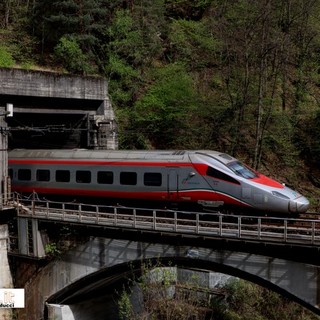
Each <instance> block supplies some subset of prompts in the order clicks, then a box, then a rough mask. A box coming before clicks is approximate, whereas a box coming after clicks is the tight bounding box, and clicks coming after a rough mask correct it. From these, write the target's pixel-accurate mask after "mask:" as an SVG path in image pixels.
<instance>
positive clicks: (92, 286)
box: [19, 237, 320, 320]
mask: <svg viewBox="0 0 320 320" xmlns="http://www.w3.org/2000/svg"><path fill="white" fill-rule="evenodd" d="M147 259H159V260H162V259H163V260H165V261H167V262H169V261H170V262H171V263H172V264H173V265H177V266H181V267H187V268H201V269H203V270H208V271H210V270H212V271H218V272H223V273H227V274H231V275H235V276H241V277H242V278H244V279H249V280H251V281H253V282H256V283H258V284H260V285H264V286H268V287H271V288H273V289H275V290H277V291H280V292H282V293H285V294H287V295H289V296H291V297H294V298H295V299H296V300H298V301H300V302H301V303H302V304H303V305H304V306H307V307H308V308H310V309H311V310H313V311H314V312H316V313H318V314H320V309H319V302H320V294H319V293H320V283H319V281H320V276H319V274H320V273H319V271H320V270H319V267H318V266H314V265H310V264H304V263H299V262H294V261H289V260H285V259H280V258H272V257H268V256H263V255H258V254H251V253H245V252H234V251H228V250H217V249H211V248H202V247H192V246H176V245H172V244H156V243H152V242H148V241H132V240H121V239H112V238H110V239H109V238H101V237H95V238H91V239H90V240H89V241H88V242H86V243H85V244H82V245H79V246H78V247H77V248H75V249H74V250H70V251H69V252H67V253H66V254H65V255H64V256H63V257H61V258H60V259H59V260H56V261H53V262H51V263H50V264H48V265H47V266H46V267H44V268H43V270H42V272H40V273H39V274H38V275H37V276H36V277H35V278H34V279H33V280H32V281H30V282H29V283H28V284H27V285H26V287H25V289H26V309H24V312H26V313H27V314H28V320H33V319H34V320H36V319H42V318H43V317H44V309H45V306H47V314H48V317H47V319H68V320H70V319H76V318H75V317H74V315H75V314H78V313H79V310H77V307H79V308H80V305H77V304H76V303H75V301H77V299H78V298H79V297H80V296H81V295H82V296H83V295H85V296H93V295H92V293H93V292H94V291H95V290H96V289H97V288H98V289H100V290H101V288H108V286H109V285H110V284H111V283H112V281H111V279H115V278H117V277H119V276H121V274H122V275H123V273H124V272H126V271H129V268H130V267H129V263H131V262H133V263H134V262H141V261H144V260H147ZM104 286H105V287H104ZM70 301H73V302H72V305H68V304H69V302H70ZM96 303H98V301H91V304H92V307H91V308H89V311H88V313H87V314H85V312H81V318H77V320H79V319H81V320H84V319H94V318H92V310H94V309H93V308H94V307H93V305H94V304H96ZM104 303H105V302H104ZM71 306H72V307H71ZM87 309H88V308H87ZM32 314H33V315H34V316H33V317H32V316H31V315H32ZM57 317H58V318H57ZM19 319H20V317H19ZM21 319H24V318H23V317H22V318H21Z"/></svg>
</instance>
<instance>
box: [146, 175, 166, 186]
mask: <svg viewBox="0 0 320 320" xmlns="http://www.w3.org/2000/svg"><path fill="white" fill-rule="evenodd" d="M143 182H144V185H145V186H151V187H160V186H161V185H162V174H161V173H158V172H146V173H145V174H144V176H143Z"/></svg>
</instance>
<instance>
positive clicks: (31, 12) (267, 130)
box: [0, 0, 320, 208]
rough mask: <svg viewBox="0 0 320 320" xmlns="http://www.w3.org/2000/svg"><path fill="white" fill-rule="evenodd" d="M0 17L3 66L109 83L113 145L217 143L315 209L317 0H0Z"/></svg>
mask: <svg viewBox="0 0 320 320" xmlns="http://www.w3.org/2000/svg"><path fill="white" fill-rule="evenodd" d="M0 14H1V20H0V21H1V22H2V24H1V33H0V38H1V44H0V66H1V67H19V68H30V69H41V70H52V71H59V72H70V73H77V74H82V75H101V76H104V77H106V78H107V79H108V80H109V93H110V96H111V98H112V104H113V107H114V109H115V111H116V114H117V118H118V126H119V138H120V147H121V148H130V149H132V148H170V149H172V148H178V149H183V148H189V149H217V150H222V151H225V152H228V153H230V154H232V155H234V156H236V157H238V158H240V159H242V160H244V161H246V162H247V163H248V164H250V165H252V166H253V167H254V168H256V169H259V170H261V171H262V172H264V173H266V174H268V175H271V176H273V177H276V178H278V179H280V180H281V181H282V182H285V183H288V184H290V185H292V186H294V187H295V188H296V189H298V190H300V191H302V192H303V193H304V194H306V195H307V196H309V197H310V198H311V201H312V203H313V205H314V207H315V208H316V207H317V205H318V204H317V200H316V199H317V198H319V197H320V196H319V194H320V192H319V191H318V187H319V185H320V173H319V172H320V171H319V172H318V170H319V169H318V167H319V163H320V130H319V125H320V107H319V103H320V88H319V85H320V69H319V67H320V66H319V61H320V1H319V0H259V1H256V0H139V1H138V0H127V1H125V0H121V1H120V0H112V1H111V0H51V1H47V0H33V1H29V0H28V1H20V0H4V1H2V2H1V3H0ZM318 183H319V185H318Z"/></svg>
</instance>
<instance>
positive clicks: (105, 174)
mask: <svg viewBox="0 0 320 320" xmlns="http://www.w3.org/2000/svg"><path fill="white" fill-rule="evenodd" d="M97 181H98V183H100V184H113V172H111V171H98V175H97Z"/></svg>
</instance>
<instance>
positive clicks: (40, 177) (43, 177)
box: [36, 169, 50, 181]
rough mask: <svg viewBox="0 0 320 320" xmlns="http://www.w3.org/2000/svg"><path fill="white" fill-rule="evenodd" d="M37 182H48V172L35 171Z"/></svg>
mask: <svg viewBox="0 0 320 320" xmlns="http://www.w3.org/2000/svg"><path fill="white" fill-rule="evenodd" d="M36 180H37V181H50V170H42V169H41V170H40V169H39V170H37V172H36Z"/></svg>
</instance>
